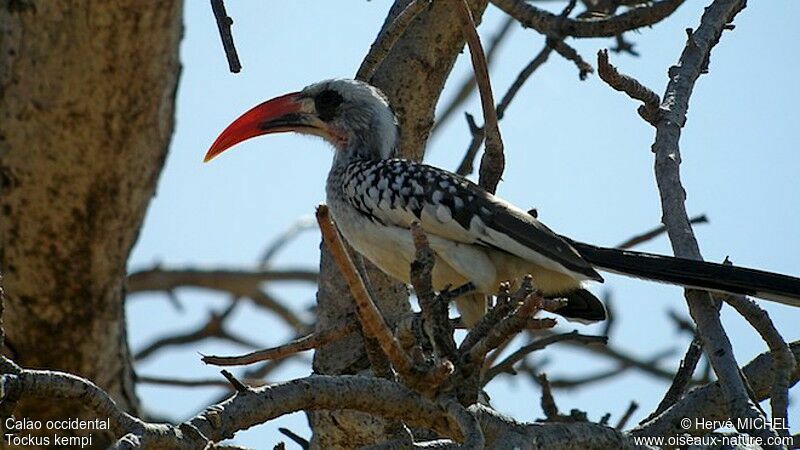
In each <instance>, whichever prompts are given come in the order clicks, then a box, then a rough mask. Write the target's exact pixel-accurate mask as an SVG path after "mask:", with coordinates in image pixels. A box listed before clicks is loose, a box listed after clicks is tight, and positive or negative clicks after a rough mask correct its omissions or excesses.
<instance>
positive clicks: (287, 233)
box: [258, 216, 317, 268]
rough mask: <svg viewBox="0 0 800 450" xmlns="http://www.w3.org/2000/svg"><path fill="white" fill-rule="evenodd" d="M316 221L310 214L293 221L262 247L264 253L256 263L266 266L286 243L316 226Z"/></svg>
mask: <svg viewBox="0 0 800 450" xmlns="http://www.w3.org/2000/svg"><path fill="white" fill-rule="evenodd" d="M316 225H317V223H316V221H315V220H314V218H313V217H311V216H303V217H300V218H299V219H297V220H296V221H294V223H292V224H291V225H289V228H287V229H286V230H284V231H283V232H282V233H281V234H279V235H278V236H277V237H275V238H274V239H273V240H272V242H270V244H269V245H267V247H266V248H265V249H264V253H262V254H261V257H259V258H258V264H259V265H260V266H261V267H262V268H263V267H266V266H267V265H268V264H269V263H270V261H272V258H273V257H274V256H275V254H276V253H278V252H279V251H280V250H281V249H282V248H283V247H285V246H286V244H288V243H290V242H291V241H292V240H293V239H294V238H296V237H297V236H298V235H300V234H301V233H302V232H304V231H306V230H311V229H314V228H316Z"/></svg>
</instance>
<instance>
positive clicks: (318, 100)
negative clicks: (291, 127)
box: [314, 89, 344, 122]
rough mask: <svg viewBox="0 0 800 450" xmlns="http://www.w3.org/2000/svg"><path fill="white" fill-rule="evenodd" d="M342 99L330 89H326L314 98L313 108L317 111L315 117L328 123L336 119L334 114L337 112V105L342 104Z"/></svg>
mask: <svg viewBox="0 0 800 450" xmlns="http://www.w3.org/2000/svg"><path fill="white" fill-rule="evenodd" d="M343 101H344V98H342V96H341V94H339V93H338V92H336V91H332V90H330V89H326V90H324V91H322V92H320V93H319V94H317V96H316V97H315V98H314V107H315V108H316V109H317V115H318V116H319V118H320V119H322V120H324V121H325V122H328V121H330V120H333V118H334V117H336V112H337V111H338V110H339V105H341V104H342V102H343Z"/></svg>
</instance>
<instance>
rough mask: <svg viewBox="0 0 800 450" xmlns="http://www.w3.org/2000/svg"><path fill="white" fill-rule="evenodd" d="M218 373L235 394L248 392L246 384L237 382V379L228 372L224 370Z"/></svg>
mask: <svg viewBox="0 0 800 450" xmlns="http://www.w3.org/2000/svg"><path fill="white" fill-rule="evenodd" d="M220 373H221V374H222V376H223V377H225V379H226V380H228V382H230V383H231V386H233V387H234V389H236V391H237V392H248V391H250V388H249V387H248V386H247V385H246V384H244V383H242V382H241V381H239V379H237V378H236V377H235V376H234V375H233V374H232V373H230V372H228V371H227V370H225V369H222V370H220Z"/></svg>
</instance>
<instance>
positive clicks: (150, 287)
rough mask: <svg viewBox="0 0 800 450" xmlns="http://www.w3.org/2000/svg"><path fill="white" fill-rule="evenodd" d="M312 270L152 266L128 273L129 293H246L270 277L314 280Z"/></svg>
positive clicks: (286, 279) (279, 279)
mask: <svg viewBox="0 0 800 450" xmlns="http://www.w3.org/2000/svg"><path fill="white" fill-rule="evenodd" d="M317 276H318V274H317V272H316V271H312V270H249V269H199V268H194V267H186V268H180V269H178V268H176V269H169V268H163V267H160V266H155V267H153V268H150V269H144V270H140V271H137V272H134V273H132V274H130V275H129V276H128V285H127V290H128V293H138V292H145V291H171V290H173V289H177V288H179V287H200V288H206V289H213V290H216V291H223V292H230V293H233V294H236V295H239V296H241V297H248V296H249V295H250V293H252V292H253V290H254V289H257V288H258V287H259V286H260V285H261V284H262V283H266V282H271V281H303V282H308V283H316V282H317Z"/></svg>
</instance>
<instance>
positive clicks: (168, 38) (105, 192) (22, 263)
mask: <svg viewBox="0 0 800 450" xmlns="http://www.w3.org/2000/svg"><path fill="white" fill-rule="evenodd" d="M181 9H182V2H181V1H179V0H170V1H167V2H159V3H158V4H153V3H148V2H140V1H137V0H125V1H114V2H89V1H73V2H55V1H30V0H4V1H0V61H1V62H2V64H1V65H0V189H2V191H1V192H0V193H1V196H0V218H1V219H0V270H2V272H3V275H4V280H3V281H4V288H5V291H6V296H7V301H6V307H5V317H4V323H5V327H6V347H5V348H4V349H3V351H4V352H6V353H8V354H10V356H11V357H13V358H14V360H15V361H16V362H18V363H19V364H20V365H22V366H24V367H29V368H57V369H59V370H63V371H67V372H72V373H76V374H80V375H82V376H85V377H87V378H89V379H91V380H93V381H94V382H95V383H97V384H98V385H99V386H101V387H102V388H104V389H105V390H106V391H107V392H108V393H109V394H110V395H111V396H112V397H113V398H114V399H115V400H116V401H117V402H118V403H119V404H120V405H122V407H124V408H125V409H128V410H135V409H136V403H137V401H136V398H135V395H134V392H133V384H132V368H131V364H130V359H129V355H128V347H127V343H126V336H125V323H124V314H123V313H124V311H123V291H124V279H125V264H126V260H127V258H128V254H129V253H130V249H131V247H132V246H133V244H134V242H135V240H136V237H137V235H138V233H139V229H140V227H141V224H142V219H143V217H144V213H145V210H146V208H147V205H148V203H149V201H150V198H151V197H152V196H153V194H154V191H155V186H156V181H157V179H158V175H159V173H160V170H161V167H162V165H163V162H164V158H165V156H166V151H167V147H168V143H169V139H170V136H171V134H172V129H173V105H174V97H175V89H176V85H177V80H178V75H179V72H180V65H179V62H178V44H179V42H180V38H181V34H182V25H181ZM81 413H82V411H81V409H80V408H79V407H78V406H77V405H76V404H75V403H60V402H23V403H22V404H20V405H19V407H18V408H17V410H16V415H17V416H18V417H30V418H45V417H51V416H56V417H75V416H78V415H80V414H81ZM99 441H101V439H98V437H97V436H95V439H94V443H95V444H96V445H97V444H101V442H99Z"/></svg>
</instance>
